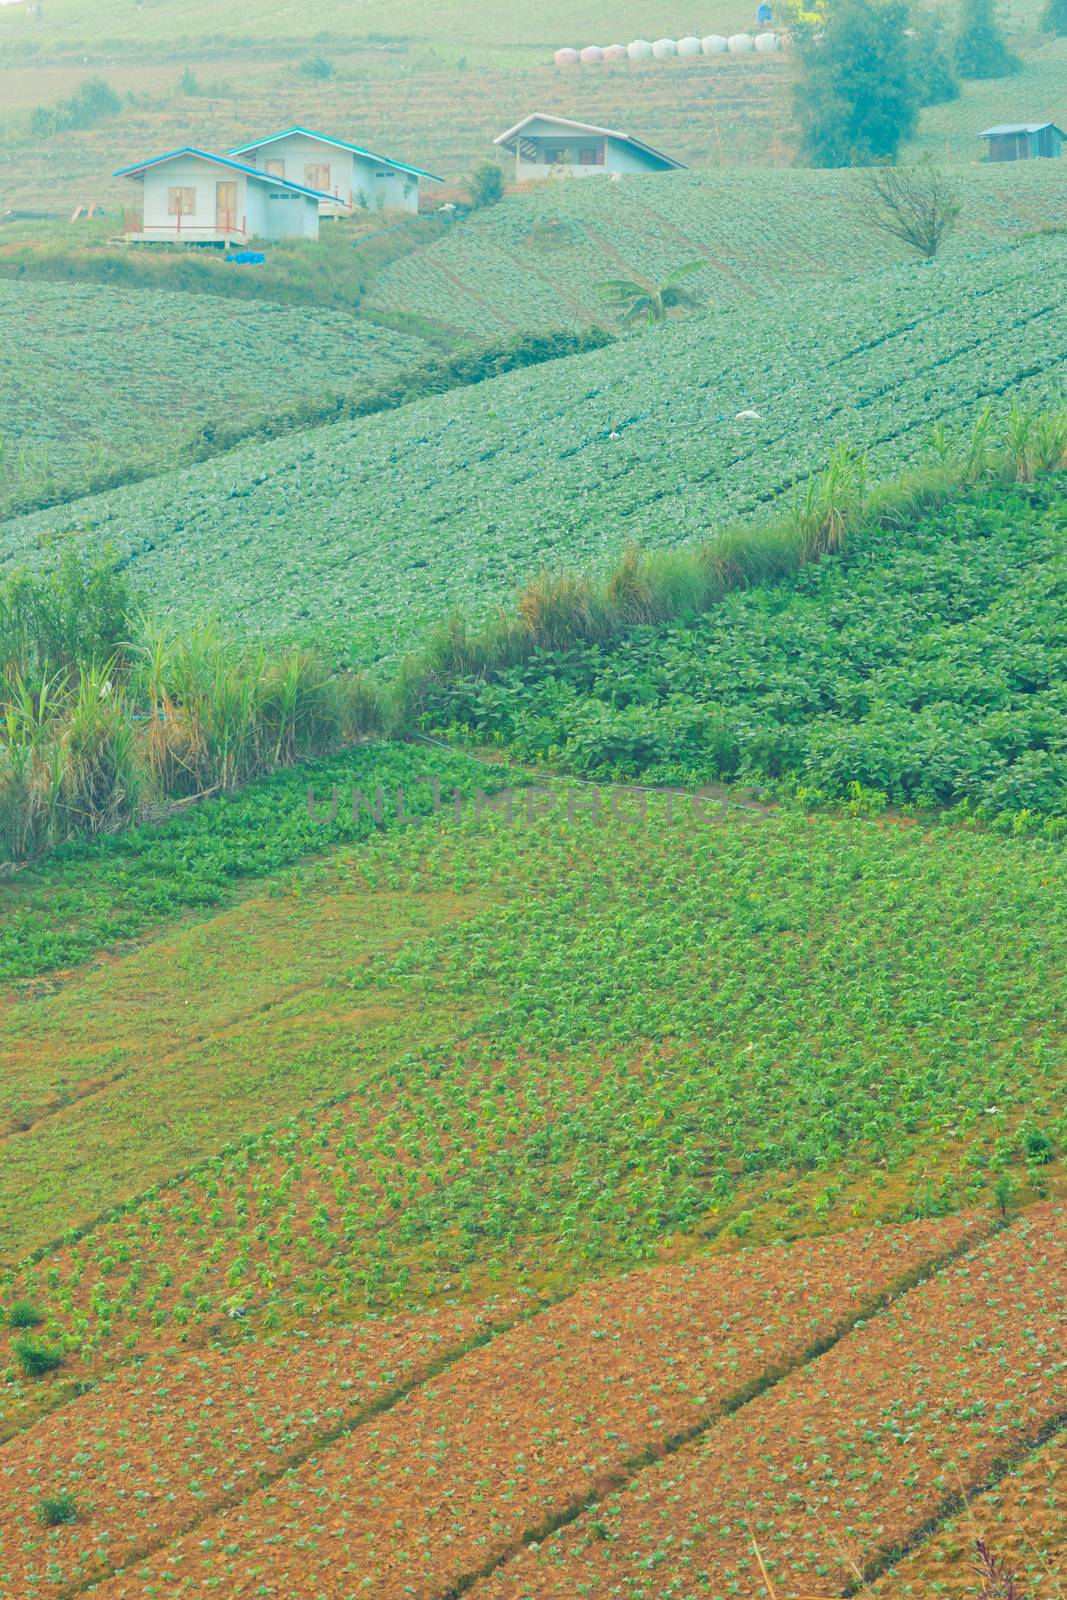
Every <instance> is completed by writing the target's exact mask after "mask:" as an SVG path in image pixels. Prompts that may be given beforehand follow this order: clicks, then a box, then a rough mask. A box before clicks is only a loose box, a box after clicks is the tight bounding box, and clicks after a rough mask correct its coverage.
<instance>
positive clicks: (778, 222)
mask: <svg viewBox="0 0 1067 1600" xmlns="http://www.w3.org/2000/svg"><path fill="white" fill-rule="evenodd" d="M1028 70H1031V69H1029V68H1028ZM1055 70H1056V71H1058V72H1059V74H1060V75H1061V76H1062V78H1063V81H1064V83H1065V84H1067V41H1065V45H1064V50H1063V52H1062V60H1059V61H1058V64H1057V65H1056V66H1055ZM1041 103H1042V104H1043V103H1044V101H1043V100H1042V102H1041ZM948 109H950V110H951V113H952V115H954V116H955V117H957V118H959V117H961V116H964V115H966V116H967V118H968V119H969V120H968V121H967V127H968V129H969V131H970V135H971V137H972V139H973V134H974V130H975V129H976V128H977V127H980V126H987V125H988V124H987V123H975V122H974V115H975V113H974V112H973V110H970V109H968V111H967V112H966V114H965V113H964V112H962V111H961V109H960V108H959V107H958V106H955V107H952V108H948ZM1065 115H1067V108H1065ZM989 120H990V121H996V120H997V117H996V115H995V114H994V113H993V111H992V110H990V111H989ZM974 142H975V144H977V141H974ZM935 145H936V141H935ZM975 153H976V152H975V151H972V152H971V154H972V155H973V154H975ZM954 181H955V182H956V183H957V184H958V185H959V188H960V193H961V207H962V210H961V217H960V225H959V231H958V233H957V234H956V235H955V236H950V238H949V241H948V243H947V244H946V246H945V249H944V259H945V260H951V259H956V258H959V257H961V256H963V255H965V254H966V253H967V252H968V251H973V250H974V249H975V247H976V246H978V245H980V244H986V243H993V242H996V241H998V240H1000V241H1003V240H1004V239H1005V238H1006V237H1008V238H1010V237H1012V236H1015V237H1018V236H1019V235H1020V234H1022V233H1024V232H1026V231H1027V230H1033V229H1037V228H1041V227H1047V226H1049V225H1050V224H1064V223H1067V185H1065V184H1064V182H1063V178H1062V176H1061V175H1060V174H1059V172H1058V171H1057V169H1056V167H1055V165H1054V164H1053V163H1051V162H1041V161H1038V162H1034V163H1032V164H1030V165H1029V166H1026V167H1023V168H1021V169H1020V168H1015V169H1011V168H1006V167H1003V166H994V167H989V166H975V167H971V168H968V169H966V170H965V171H960V172H956V173H955V174H954ZM867 211H868V208H867V204H866V199H865V195H864V191H863V189H862V187H861V184H860V180H859V179H858V177H857V175H856V174H855V173H854V172H850V171H848V170H829V171H811V170H806V169H791V170H786V171H775V170H772V169H767V168H763V169H760V170H758V171H752V170H736V169H735V170H732V171H729V170H727V171H723V170H720V171H692V172H672V173H669V174H666V175H664V174H657V175H653V176H648V177H628V178H626V179H625V180H624V181H623V182H621V183H618V184H616V183H546V184H540V185H534V186H533V188H532V191H531V192H528V193H523V194H513V195H510V196H509V197H508V198H507V199H506V200H504V201H503V203H502V204H500V205H499V206H495V207H493V208H492V209H491V210H489V211H487V212H485V213H483V214H482V215H481V216H479V217H476V218H475V219H473V220H472V221H471V222H469V223H468V224H467V225H466V226H464V227H463V228H456V229H453V230H452V231H451V233H449V234H446V236H445V237H444V238H443V239H441V240H440V241H439V242H438V243H436V244H434V245H431V246H430V247H429V248H428V249H425V250H421V251H419V252H417V253H416V254H413V255H409V256H405V257H404V258H402V259H401V260H399V261H396V262H394V263H393V264H392V265H391V266H390V267H389V268H388V270H387V271H386V272H385V273H384V274H383V276H382V278H381V280H380V281H379V283H378V284H377V285H376V287H375V290H374V293H373V295H372V297H371V303H373V304H375V305H377V306H379V307H381V308H382V309H387V310H402V309H405V308H406V309H414V310H418V311H420V312H421V313H422V314H423V315H425V316H430V317H434V318H436V319H438V320H439V321H442V322H444V323H446V324H449V325H451V326H453V327H455V328H458V329H466V330H472V331H473V330H478V331H481V332H483V333H484V332H489V331H493V332H502V331H513V330H515V329H516V328H528V327H533V326H542V325H544V324H545V323H550V324H553V325H558V326H569V325H571V324H584V323H586V322H588V321H589V320H590V319H593V320H596V319H598V318H599V319H600V320H604V319H605V318H606V317H608V316H609V315H610V307H609V306H608V303H607V302H606V301H605V299H604V298H603V296H602V295H601V294H599V293H598V292H597V289H596V285H597V284H598V283H599V282H602V281H603V280H605V279H609V278H620V277H626V278H632V277H645V278H649V279H651V280H653V281H655V282H659V281H660V280H662V279H663V278H665V277H666V276H667V274H668V273H670V272H671V271H673V270H674V269H675V268H676V267H677V266H679V265H680V264H681V263H683V262H688V261H693V260H703V261H706V262H707V263H708V265H707V269H706V270H705V271H704V272H701V273H700V274H698V275H696V276H695V277H694V278H693V279H691V280H690V287H693V288H694V289H695V290H696V292H697V293H699V294H701V295H702V296H704V297H706V299H707V301H708V304H709V306H710V307H711V309H712V310H713V311H715V310H720V309H722V308H724V307H729V308H731V309H732V310H733V311H735V312H737V313H738V314H748V313H750V312H751V309H752V306H753V304H762V303H766V302H767V301H768V300H769V301H770V303H771V304H773V305H779V306H781V308H782V311H783V313H784V314H788V303H789V297H790V295H791V294H792V293H794V292H795V291H796V290H797V289H799V288H802V287H803V286H804V285H808V284H810V285H812V286H814V285H816V284H821V285H822V292H823V293H824V294H825V295H827V296H830V295H834V294H836V293H837V289H836V287H835V285H837V284H838V283H842V282H844V281H846V280H853V279H855V277H856V275H857V274H858V273H866V272H871V271H874V270H876V269H877V268H879V267H882V266H884V265H886V264H887V263H892V262H895V261H898V260H904V259H906V258H907V257H908V256H909V254H910V252H909V251H908V250H907V248H906V247H905V246H903V245H901V244H898V243H894V242H893V241H892V240H890V239H887V238H886V236H885V235H883V234H880V233H879V232H878V231H877V230H876V229H874V228H872V227H871V225H870V221H869V216H868V214H867Z"/></svg>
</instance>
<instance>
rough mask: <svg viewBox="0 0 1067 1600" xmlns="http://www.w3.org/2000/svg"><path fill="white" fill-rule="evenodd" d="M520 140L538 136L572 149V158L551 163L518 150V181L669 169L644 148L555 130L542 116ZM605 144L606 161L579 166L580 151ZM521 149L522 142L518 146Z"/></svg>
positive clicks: (540, 141)
mask: <svg viewBox="0 0 1067 1600" xmlns="http://www.w3.org/2000/svg"><path fill="white" fill-rule="evenodd" d="M519 137H520V140H527V139H535V140H537V142H538V144H539V145H542V146H548V147H550V148H552V149H564V150H566V151H568V152H569V154H570V156H571V159H570V160H569V161H566V162H563V163H560V164H558V165H551V164H549V163H548V162H546V161H545V160H544V159H538V160H536V161H528V160H524V159H523V157H522V155H521V154H520V153H519V151H518V150H517V151H516V157H515V177H516V180H517V181H518V182H519V183H527V182H531V181H534V180H536V179H538V178H550V177H559V176H564V177H567V178H595V177H603V176H604V174H605V173H612V172H667V171H669V170H670V168H667V167H663V166H662V165H661V164H660V163H659V162H658V161H656V160H655V159H654V158H653V157H652V156H649V155H646V154H645V152H644V151H643V150H637V149H635V148H634V147H633V145H629V144H626V143H625V142H624V141H623V140H621V139H610V138H605V137H604V136H603V135H598V134H592V133H588V134H584V135H582V134H577V133H573V132H571V131H570V130H567V129H559V130H553V128H552V125H551V123H546V122H544V121H543V120H541V119H540V118H539V119H538V120H537V121H536V122H533V123H531V124H530V127H529V128H527V129H524V130H523V132H522V134H521V135H520V136H519ZM600 144H603V145H604V146H605V150H604V162H603V165H600V166H587V167H583V166H581V165H580V163H579V160H578V152H579V150H581V149H582V148H588V147H589V146H591V145H600ZM519 148H520V149H521V145H520V147H519Z"/></svg>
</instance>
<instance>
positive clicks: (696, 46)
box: [678, 34, 704, 56]
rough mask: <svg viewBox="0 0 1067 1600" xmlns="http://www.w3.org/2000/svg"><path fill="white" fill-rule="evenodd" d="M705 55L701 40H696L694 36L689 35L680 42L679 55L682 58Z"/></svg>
mask: <svg viewBox="0 0 1067 1600" xmlns="http://www.w3.org/2000/svg"><path fill="white" fill-rule="evenodd" d="M703 53H704V46H703V44H702V43H701V41H700V40H699V39H697V38H694V36H693V35H692V34H689V35H688V36H687V37H686V38H685V39H679V40H678V54H679V55H680V56H699V55H703Z"/></svg>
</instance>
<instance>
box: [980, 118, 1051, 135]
mask: <svg viewBox="0 0 1067 1600" xmlns="http://www.w3.org/2000/svg"><path fill="white" fill-rule="evenodd" d="M1043 128H1051V129H1052V130H1053V131H1054V132H1055V133H1058V134H1059V136H1060V138H1061V139H1067V133H1064V131H1063V129H1062V128H1057V127H1056V124H1055V123H1054V122H999V123H998V124H997V126H996V127H995V128H986V129H985V130H984V131H983V132H982V133H980V134H979V135H978V138H979V139H997V138H999V137H1000V136H1001V135H1002V134H1007V133H1040V132H1041V130H1042V129H1043Z"/></svg>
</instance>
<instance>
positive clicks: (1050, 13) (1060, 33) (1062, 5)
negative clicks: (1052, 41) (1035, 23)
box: [1041, 0, 1067, 39]
mask: <svg viewBox="0 0 1067 1600" xmlns="http://www.w3.org/2000/svg"><path fill="white" fill-rule="evenodd" d="M1041 26H1042V28H1043V29H1044V30H1045V32H1046V33H1052V34H1055V36H1056V38H1057V39H1065V38H1067V0H1048V4H1047V5H1046V7H1045V9H1044V11H1043V12H1042V13H1041Z"/></svg>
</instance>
